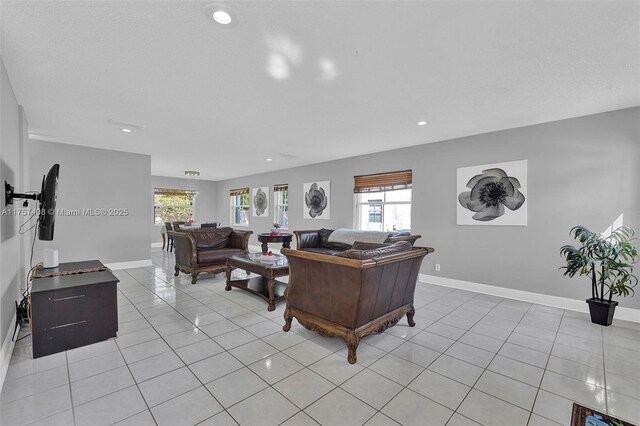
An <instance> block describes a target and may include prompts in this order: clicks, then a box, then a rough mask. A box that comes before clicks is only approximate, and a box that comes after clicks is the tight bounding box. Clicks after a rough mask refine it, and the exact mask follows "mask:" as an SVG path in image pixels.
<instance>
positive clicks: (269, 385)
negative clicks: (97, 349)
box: [125, 274, 333, 421]
mask: <svg viewBox="0 0 640 426" xmlns="http://www.w3.org/2000/svg"><path fill="white" fill-rule="evenodd" d="M129 275H130V274H129ZM152 275H153V276H154V277H155V275H154V274H152ZM132 278H133V279H136V278H135V277H133V276H132ZM158 278H159V277H158ZM160 280H162V278H160ZM136 281H137V279H136ZM162 281H164V280H162ZM138 282H139V281H138ZM165 282H166V281H165ZM140 284H142V283H140ZM167 284H169V283H167ZM169 285H171V284H169ZM172 287H174V288H176V290H179V289H178V288H177V287H175V286H172ZM150 291H151V290H150ZM151 292H152V293H154V292H153V291H151ZM212 293H213V292H212ZM154 294H155V293H154ZM156 296H157V294H156ZM220 296H222V295H220ZM125 297H126V296H125ZM158 297H159V296H158ZM222 297H224V296H222ZM127 299H128V298H127ZM161 299H162V298H161ZM131 303H132V304H133V302H131ZM165 303H166V302H165ZM234 303H235V302H234ZM236 304H237V303H236ZM167 305H168V306H171V305H169V304H167ZM238 305H239V306H242V305H240V304H238ZM134 307H135V304H134ZM171 308H173V309H174V310H175V311H176V312H177V313H178V314H179V315H181V316H182V317H183V318H185V319H186V320H187V321H189V319H187V318H186V317H185V316H184V315H183V314H182V313H181V312H179V311H178V310H177V309H176V308H174V307H173V306H171ZM136 309H138V308H137V307H136ZM251 312H254V311H251ZM140 314H141V315H142V316H143V317H144V318H145V319H147V317H145V316H144V315H143V314H142V313H141V312H140ZM256 314H257V312H256ZM258 315H259V314H258ZM238 316H240V315H238ZM226 320H228V321H231V322H233V319H232V318H226ZM269 320H270V319H268V318H265V321H269ZM147 322H149V321H148V319H147ZM189 322H190V323H191V324H193V323H192V322H191V321H189ZM234 324H235V323H234ZM149 325H150V326H151V327H152V328H153V329H154V331H155V332H156V333H158V331H157V330H156V328H155V326H154V325H153V324H151V323H150V322H149ZM236 325H238V324H236ZM238 326H239V325H238ZM194 327H195V328H198V327H197V326H195V325H194ZM239 327H240V328H241V329H244V327H242V326H239ZM198 329H199V328H198ZM200 331H201V332H202V333H203V334H204V335H205V336H207V337H208V338H209V339H211V340H213V341H214V343H217V342H215V339H214V338H213V337H211V336H209V335H208V334H207V333H206V332H204V331H202V330H200ZM232 332H233V331H231V332H229V333H232ZM178 333H180V332H178ZM248 333H250V332H248ZM174 334H177V333H174ZM223 334H227V333H223ZM250 334H252V333H250ZM158 335H159V336H160V338H161V339H162V340H163V341H165V343H166V344H167V345H168V346H169V348H171V350H172V351H173V352H174V353H175V355H176V356H177V357H178V358H180V356H179V355H178V354H177V353H176V350H175V349H174V348H173V347H172V346H171V345H169V344H168V343H167V342H166V340H165V339H164V336H162V335H161V334H160V333H158ZM253 336H254V337H256V340H260V341H262V339H261V338H260V337H257V336H255V335H253ZM254 341H255V340H254ZM252 342H253V341H252ZM252 342H247V343H244V344H242V345H239V346H236V347H234V348H231V349H226V348H224V347H222V346H221V345H219V344H218V346H220V347H221V348H222V349H223V352H226V353H228V354H229V355H230V356H232V357H233V358H234V359H236V360H237V361H238V362H239V363H240V364H242V365H243V367H242V368H248V369H249V370H250V371H251V372H252V373H253V374H256V373H255V372H253V370H251V368H249V366H248V365H246V364H245V363H243V362H242V361H240V360H239V359H238V358H237V357H235V356H234V355H233V354H232V353H230V352H229V351H230V350H232V349H235V348H237V347H241V346H244V345H246V344H249V343H252ZM196 343H198V342H196ZM263 343H266V342H264V341H263ZM301 343H304V342H301ZM266 344H268V343H266ZM186 346H189V345H186ZM269 346H271V345H269ZM294 346H295V345H294ZM274 349H275V350H278V349H277V348H275V347H274ZM223 352H219V353H218V354H215V355H211V356H210V357H206V358H203V359H202V360H199V361H196V362H200V361H203V360H205V359H208V358H211V357H213V356H216V355H219V354H221V353H223ZM278 352H281V351H279V350H278ZM332 353H333V352H332ZM283 355H285V356H287V357H288V355H287V354H284V353H283ZM327 356H329V355H327ZM289 358H290V357H289ZM180 360H181V361H182V358H180ZM258 361H260V360H258ZM258 361H256V362H258ZM294 361H295V360H294ZM125 362H126V360H125ZM182 362H183V363H184V361H182ZM296 362H297V361H296ZM184 364H185V367H186V368H187V369H188V370H189V371H190V372H191V374H193V375H194V377H195V378H196V379H197V380H198V381H199V382H200V383H201V384H202V386H203V387H204V388H205V389H206V390H207V392H209V394H210V395H211V396H212V397H213V398H214V399H215V400H216V402H217V403H218V404H219V405H220V407H222V409H223V411H225V412H226V413H227V414H228V415H229V416H230V417H231V418H232V419H233V420H234V421H235V418H234V417H233V416H232V415H231V413H229V412H228V409H227V408H225V407H224V406H223V405H222V404H221V403H220V401H218V399H217V398H216V397H215V396H214V395H213V394H212V393H211V391H210V390H209V389H208V388H207V386H206V384H205V383H203V382H202V380H201V379H200V378H199V377H198V376H197V375H196V374H195V373H194V372H193V371H192V370H191V368H189V365H188V364H186V363H184ZM252 364H254V363H252ZM179 368H182V367H179ZM179 368H177V369H179ZM242 368H239V369H237V370H234V371H231V372H229V373H227V374H225V375H223V376H220V377H218V378H216V379H214V380H212V381H211V382H208V383H212V382H214V381H216V380H218V379H221V378H223V377H225V376H228V375H230V374H233V373H235V372H236V371H239V370H241V369H242ZM304 368H306V367H304V366H303V369H304ZM177 369H174V370H171V371H175V370H177ZM301 370H302V369H301ZM301 370H297V371H296V372H294V373H292V374H291V375H293V374H296V373H297V372H298V371H301ZM169 372H170V371H169ZM169 372H167V373H169ZM167 373H163V374H161V375H159V376H156V377H160V376H162V375H164V374H167ZM291 375H289V376H291ZM256 376H258V377H259V378H260V379H261V380H262V381H264V382H265V383H266V384H267V388H269V387H270V388H272V389H273V390H274V391H276V392H278V390H277V389H275V388H273V386H272V385H271V384H270V383H269V382H267V381H266V380H265V379H264V378H262V377H261V376H260V375H258V374H256ZM289 376H286V377H285V378H283V379H282V380H284V379H286V378H287V377H289ZM153 378H155V377H153ZM153 378H150V379H148V380H151V379H153ZM145 381H146V380H145ZM279 381H280V380H279ZM276 383H277V382H276ZM274 384H275V383H274ZM267 388H265V389H267ZM191 390H193V389H191ZM191 390H189V391H187V392H191ZM263 390H264V389H261V390H259V391H257V392H255V393H253V394H251V395H249V396H247V397H246V398H243V399H242V400H240V401H238V402H236V403H234V404H233V405H230V406H229V407H228V408H232V407H233V406H235V405H237V404H239V403H241V402H242V401H244V400H246V399H248V398H251V397H252V396H254V395H256V394H258V393H260V392H262V391H263ZM187 392H185V393H187ZM185 393H182V394H180V395H176V396H174V397H172V398H170V399H168V400H167V401H170V400H172V399H174V398H177V397H179V396H181V395H184V394H185ZM278 394H280V395H282V394H281V393H280V392H278ZM282 396H283V397H284V398H285V399H287V401H289V402H290V403H291V404H293V406H294V407H296V408H298V406H297V405H296V404H294V403H293V401H290V400H289V399H288V398H287V397H286V396H284V395H282ZM167 401H164V402H167ZM164 402H162V403H164ZM300 411H302V410H300V409H298V411H297V412H296V414H298V413H299V412H300ZM218 414H219V413H216V414H214V415H213V416H216V415H218ZM296 414H294V415H296ZM213 416H210V417H208V418H206V419H204V420H202V421H206V420H207V419H209V418H211V417H213ZM285 421H286V420H285Z"/></svg>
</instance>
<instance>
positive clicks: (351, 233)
mask: <svg viewBox="0 0 640 426" xmlns="http://www.w3.org/2000/svg"><path fill="white" fill-rule="evenodd" d="M293 233H294V234H295V235H296V241H297V247H296V248H297V249H298V250H304V251H310V252H314V253H322V254H329V255H336V254H338V253H340V252H342V251H344V250H348V249H350V248H351V246H352V245H353V243H354V242H355V241H358V242H368V243H373V244H375V243H387V244H390V243H395V242H397V241H408V242H409V243H411V245H413V243H415V242H416V240H417V239H418V238H421V235H411V234H410V233H409V232H408V231H390V232H382V231H356V230H351V229H337V230H333V229H325V228H322V229H316V230H307V231H293ZM338 233H341V235H342V238H334V236H336V235H337V234H338ZM365 237H369V238H370V239H369V240H368V241H367V240H366V239H364V238H365Z"/></svg>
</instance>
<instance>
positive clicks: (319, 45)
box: [2, 1, 640, 180]
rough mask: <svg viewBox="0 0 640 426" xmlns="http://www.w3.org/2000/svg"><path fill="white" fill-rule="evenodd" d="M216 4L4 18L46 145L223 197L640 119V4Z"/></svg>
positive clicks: (17, 82) (54, 5)
mask: <svg viewBox="0 0 640 426" xmlns="http://www.w3.org/2000/svg"><path fill="white" fill-rule="evenodd" d="M207 4H209V2H196V1H179V2H166V1H139V2H130V1H127V2H121V1H99V2H89V1H67V2H50V1H42V2H36V1H33V2H28V1H22V2H3V3H2V55H3V59H4V62H5V65H6V67H7V70H8V73H9V77H10V79H11V81H12V83H13V87H14V90H15V93H16V96H17V98H18V101H19V103H21V104H22V105H23V106H24V107H25V110H26V113H27V117H28V120H29V126H30V131H31V133H32V134H34V135H36V137H40V138H44V139H48V140H54V141H60V142H66V143H72V144H78V145H86V146H93V147H102V148H108V149H115V150H122V151H130V152H137V153H144V154H150V155H151V156H152V173H153V174H155V175H164V176H182V177H183V176H184V170H199V171H200V172H201V173H202V174H201V178H203V179H211V180H219V179H225V178H230V177H235V176H243V175H249V174H255V173H259V172H265V171H270V170H276V169H282V168H287V167H293V166H298V165H304V164H310V163H317V162H321V161H327V160H332V159H337V158H344V157H350V156H354V155H359V154H365V153H370V152H377V151H384V150H389V149H394V148H399V147H405V146H410V145H418V144H423V143H428V142H434V141H439V140H444V139H450V138H454V137H459V136H465V135H472V134H478V133H484V132H489V131H494V130H500V129H506V128H513V127H519V126H524V125H529V124H535V123H541V122H547V121H553V120H559V119H564V118H569V117H575V116H581V115H587V114H593V113H598V112H603V111H611V110H616V109H621V108H627V107H632V106H637V105H640V87H639V80H638V76H639V75H640V51H639V46H640V26H639V22H640V3H638V2H635V1H634V2H609V1H604V2H477V1H476V2H391V1H389V2H358V1H354V2H333V1H298V2H267V1H261V2H232V3H227V4H228V5H230V6H231V8H232V9H233V11H234V13H235V15H236V16H237V18H238V25H237V26H235V27H234V28H225V27H222V26H220V25H217V24H215V23H213V21H210V20H208V19H207V18H206V17H205V14H204V8H205V6H206V5H207ZM110 119H111V120H115V121H121V122H127V123H133V124H137V125H140V126H144V129H143V130H140V131H137V132H135V133H132V134H125V133H122V132H120V131H119V130H118V127H117V126H115V125H113V124H111V123H109V121H108V120H110ZM420 120H426V121H428V122H429V124H428V125H426V126H417V125H416V122H417V121H420ZM267 157H271V158H273V161H272V162H267V161H265V159H266V158H267Z"/></svg>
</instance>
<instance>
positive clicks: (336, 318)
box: [281, 241, 433, 364]
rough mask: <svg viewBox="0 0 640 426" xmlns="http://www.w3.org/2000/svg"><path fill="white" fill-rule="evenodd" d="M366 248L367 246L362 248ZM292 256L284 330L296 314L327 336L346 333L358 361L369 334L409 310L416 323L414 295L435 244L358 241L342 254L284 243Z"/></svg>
mask: <svg viewBox="0 0 640 426" xmlns="http://www.w3.org/2000/svg"><path fill="white" fill-rule="evenodd" d="M361 248H363V250H361ZM281 252H282V253H283V254H284V255H285V256H287V259H288V261H289V284H288V286H287V289H286V290H285V298H286V300H287V306H286V309H285V313H284V319H285V325H284V327H283V328H282V329H283V330H284V331H289V329H290V328H291V321H292V319H293V318H296V319H297V320H298V322H299V323H300V324H302V326H304V327H305V328H307V329H309V330H312V331H316V332H318V333H319V334H321V335H323V336H342V337H343V338H344V339H345V341H346V343H347V347H348V349H349V354H348V358H347V359H348V361H349V363H351V364H353V363H355V362H356V349H357V347H358V343H359V341H360V339H361V338H362V337H363V336H366V335H369V334H377V333H381V332H382V331H384V330H385V329H387V328H388V327H391V326H393V325H395V324H397V323H398V321H399V320H400V319H401V318H402V317H403V316H404V315H406V316H407V321H408V322H409V325H410V326H411V327H413V326H414V325H415V322H414V321H413V315H414V314H415V309H414V307H413V296H414V292H415V287H416V282H417V279H418V273H419V271H420V265H421V264H422V259H423V258H424V257H425V256H426V255H427V254H429V253H431V252H433V249H432V248H430V247H413V246H412V245H411V243H410V242H407V241H399V242H396V243H393V244H386V245H383V246H380V245H377V247H373V248H372V246H371V245H370V244H364V245H363V244H360V243H355V244H354V245H353V247H352V248H351V249H348V250H345V251H343V252H341V253H339V254H337V255H332V256H331V255H326V254H321V253H314V252H309V251H302V250H289V249H282V250H281Z"/></svg>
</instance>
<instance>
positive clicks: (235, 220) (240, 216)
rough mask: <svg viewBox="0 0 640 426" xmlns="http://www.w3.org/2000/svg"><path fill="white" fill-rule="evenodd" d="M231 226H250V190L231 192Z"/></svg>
mask: <svg viewBox="0 0 640 426" xmlns="http://www.w3.org/2000/svg"><path fill="white" fill-rule="evenodd" d="M229 198H230V206H231V225H236V226H249V203H250V201H249V188H239V189H232V190H231V191H229Z"/></svg>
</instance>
